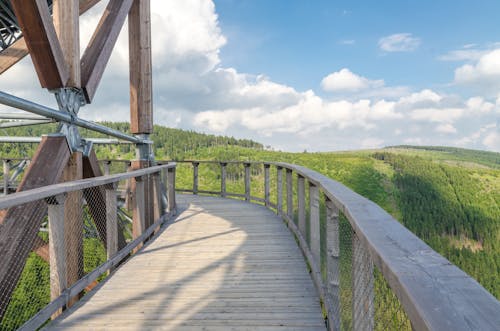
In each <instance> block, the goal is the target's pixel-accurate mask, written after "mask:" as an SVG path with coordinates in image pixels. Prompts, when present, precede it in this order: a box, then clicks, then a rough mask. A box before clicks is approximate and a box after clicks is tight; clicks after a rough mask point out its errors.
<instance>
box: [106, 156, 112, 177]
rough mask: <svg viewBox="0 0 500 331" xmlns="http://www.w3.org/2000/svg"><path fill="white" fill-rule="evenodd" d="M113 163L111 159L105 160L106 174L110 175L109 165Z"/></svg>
mask: <svg viewBox="0 0 500 331" xmlns="http://www.w3.org/2000/svg"><path fill="white" fill-rule="evenodd" d="M110 165H111V161H109V160H107V161H104V175H105V176H108V175H109V166H110Z"/></svg>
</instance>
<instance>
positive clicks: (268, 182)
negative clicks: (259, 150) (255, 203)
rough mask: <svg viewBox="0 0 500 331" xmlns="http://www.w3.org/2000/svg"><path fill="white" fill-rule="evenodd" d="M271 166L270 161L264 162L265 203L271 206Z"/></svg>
mask: <svg viewBox="0 0 500 331" xmlns="http://www.w3.org/2000/svg"><path fill="white" fill-rule="evenodd" d="M270 167H271V165H270V164H269V163H264V201H265V202H264V203H265V205H266V207H269V204H270V203H271V200H270V198H269V196H270V185H271V178H270V176H269V168H270Z"/></svg>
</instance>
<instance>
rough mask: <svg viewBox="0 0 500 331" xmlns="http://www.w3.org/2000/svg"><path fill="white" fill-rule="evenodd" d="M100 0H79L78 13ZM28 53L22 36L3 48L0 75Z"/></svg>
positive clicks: (0, 54) (0, 55)
mask: <svg viewBox="0 0 500 331" xmlns="http://www.w3.org/2000/svg"><path fill="white" fill-rule="evenodd" d="M100 1H101V0H80V2H79V5H80V6H79V7H80V15H81V14H83V13H85V12H86V11H87V10H89V9H90V8H92V7H93V6H95V5H96V4H97V3H98V2H100ZM28 54H29V50H28V46H27V45H26V41H25V40H24V38H23V37H21V38H20V39H19V40H17V41H16V42H15V43H14V44H12V45H10V46H9V48H7V49H4V50H3V51H2V52H0V75H1V74H3V73H4V72H5V71H7V69H9V68H10V67H12V66H13V65H15V64H16V63H17V62H19V61H20V60H22V59H23V58H24V57H25V56H26V55H28Z"/></svg>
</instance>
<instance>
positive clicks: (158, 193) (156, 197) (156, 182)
mask: <svg viewBox="0 0 500 331" xmlns="http://www.w3.org/2000/svg"><path fill="white" fill-rule="evenodd" d="M152 176H153V208H154V209H153V223H154V222H156V221H157V220H158V219H159V218H160V217H162V216H163V214H164V213H165V209H163V207H162V190H161V182H160V181H161V179H160V176H161V175H160V172H155V173H154V174H152Z"/></svg>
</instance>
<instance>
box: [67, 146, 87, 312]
mask: <svg viewBox="0 0 500 331" xmlns="http://www.w3.org/2000/svg"><path fill="white" fill-rule="evenodd" d="M82 168H83V165H82V153H81V152H75V153H73V154H72V155H71V158H70V159H69V162H68V163H67V166H66V168H65V169H64V173H63V181H64V182H70V181H74V180H79V179H82V178H83V173H82ZM64 240H65V242H66V243H67V249H66V264H67V268H66V269H67V271H66V284H67V286H71V285H73V284H74V283H76V282H77V281H78V280H79V279H80V278H81V277H82V276H83V196H82V191H80V190H78V191H73V192H68V193H67V197H66V203H65V205H64ZM78 299H79V298H78V297H74V298H71V299H70V300H69V304H68V307H70V306H72V305H73V304H75V303H76V301H78Z"/></svg>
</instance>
